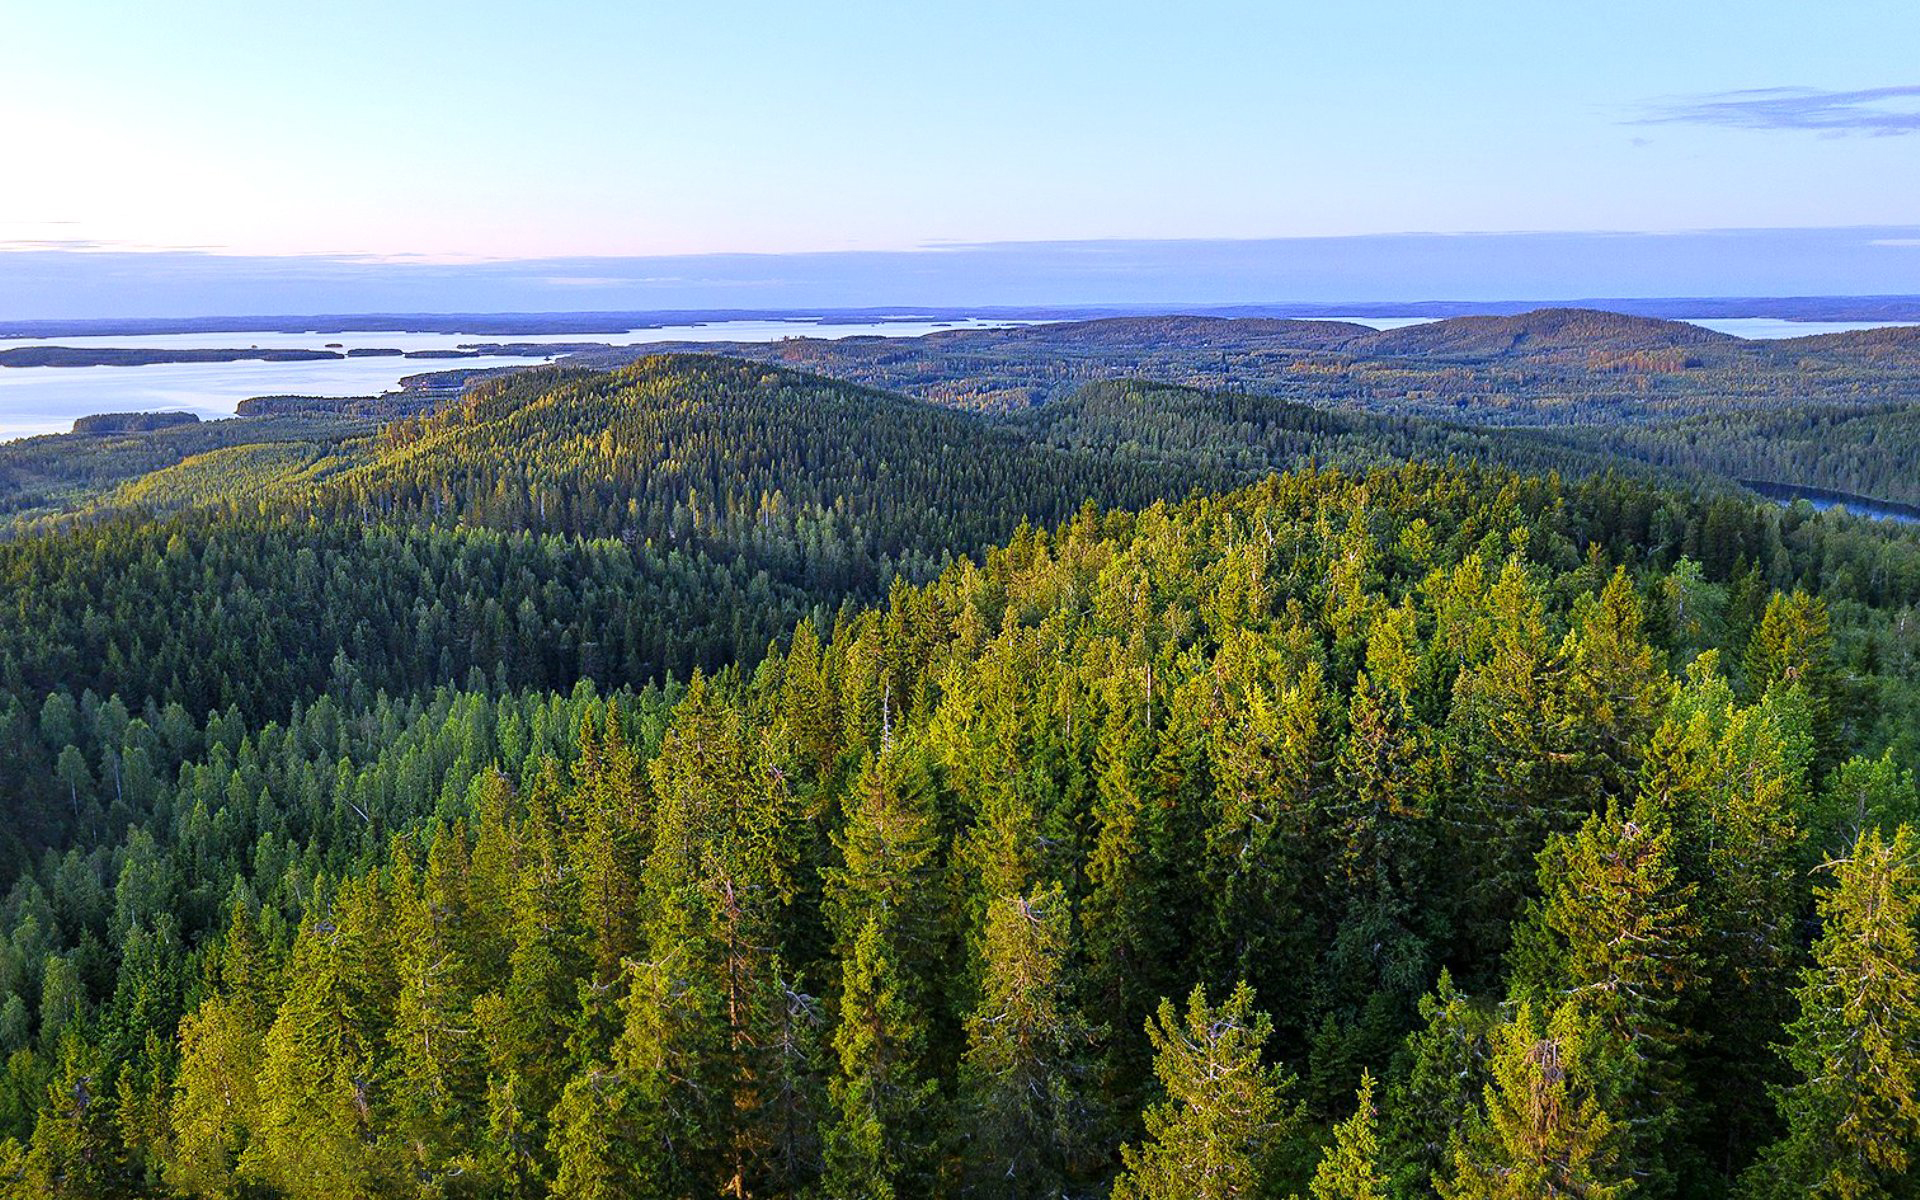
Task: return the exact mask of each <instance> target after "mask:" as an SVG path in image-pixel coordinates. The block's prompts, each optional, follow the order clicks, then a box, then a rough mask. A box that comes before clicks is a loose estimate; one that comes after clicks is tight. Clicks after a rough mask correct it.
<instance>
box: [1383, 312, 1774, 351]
mask: <svg viewBox="0 0 1920 1200" xmlns="http://www.w3.org/2000/svg"><path fill="white" fill-rule="evenodd" d="M1745 344H1747V343H1745V342H1743V341H1742V340H1741V339H1740V338H1736V337H1733V336H1732V335H1730V334H1725V333H1716V332H1715V331H1713V330H1711V329H1705V328H1702V327H1701V326H1698V325H1693V324H1689V323H1688V322H1686V321H1666V320H1661V319H1658V318H1655V317H1635V316H1629V315H1627V314H1625V313H1616V312H1602V311H1600V310H1598V309H1591V308H1543V309H1537V310H1535V311H1533V312H1528V313H1521V314H1519V315H1518V316H1511V317H1452V318H1449V319H1447V320H1444V321H1434V322H1431V323H1429V324H1425V325H1409V326H1406V327H1404V328H1401V329H1390V330H1386V331H1383V332H1381V333H1376V334H1374V335H1373V336H1371V337H1369V338H1367V339H1365V340H1364V341H1363V342H1360V343H1358V344H1357V345H1356V346H1355V347H1354V348H1355V349H1356V350H1360V351H1363V352H1365V353H1368V354H1382V355H1406V356H1415V355H1418V356H1429V357H1435V358H1473V359H1484V358H1500V357H1515V356H1523V357H1526V356H1535V355H1549V356H1551V355H1560V354H1564V353H1566V352H1569V351H1573V352H1579V353H1583V354H1584V353H1591V352H1594V351H1605V352H1615V353H1619V352H1636V351H1650V350H1653V351H1659V350H1674V349H1683V348H1694V347H1721V348H1731V347H1737V346H1741V345H1745Z"/></svg>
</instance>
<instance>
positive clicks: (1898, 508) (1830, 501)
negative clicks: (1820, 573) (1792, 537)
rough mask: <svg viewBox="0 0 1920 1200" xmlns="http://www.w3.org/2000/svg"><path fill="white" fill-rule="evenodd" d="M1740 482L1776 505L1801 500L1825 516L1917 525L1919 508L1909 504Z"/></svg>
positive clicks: (1828, 490) (1762, 482)
mask: <svg viewBox="0 0 1920 1200" xmlns="http://www.w3.org/2000/svg"><path fill="white" fill-rule="evenodd" d="M1740 482H1741V484H1743V485H1744V486H1746V487H1748V488H1750V489H1752V490H1753V491H1755V492H1758V493H1760V495H1762V496H1765V497H1766V498H1767V499H1769V500H1771V501H1773V502H1774V503H1776V504H1786V505H1791V504H1793V503H1794V502H1795V501H1798V500H1805V501H1806V502H1807V503H1808V504H1811V505H1813V507H1814V508H1816V509H1818V510H1820V511H1821V512H1826V511H1827V510H1828V509H1830V508H1844V509H1846V510H1847V511H1848V512H1849V513H1851V514H1853V515H1854V516H1856V517H1872V518H1873V519H1875V520H1878V521H1898V522H1899V523H1900V524H1902V525H1920V508H1915V507H1913V506H1912V505H1910V504H1895V503H1893V502H1892V501H1890V500H1875V499H1874V498H1872V497H1871V496H1856V495H1854V494H1853V493H1852V492H1836V491H1834V490H1832V489H1831V488H1817V487H1797V486H1795V485H1793V484H1788V483H1771V482H1768V481H1767V480H1764V479H1742V480H1741V481H1740Z"/></svg>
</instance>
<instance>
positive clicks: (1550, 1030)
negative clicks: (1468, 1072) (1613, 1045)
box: [1437, 1001, 1632, 1200]
mask: <svg viewBox="0 0 1920 1200" xmlns="http://www.w3.org/2000/svg"><path fill="white" fill-rule="evenodd" d="M1594 1050H1595V1046H1594V1041H1593V1035H1592V1027H1591V1025H1590V1023H1589V1022H1588V1020H1587V1019H1586V1018H1585V1017H1583V1016H1582V1015H1581V1014H1580V1011H1579V1009H1578V1008H1577V1007H1576V1006H1575V1005H1574V1004H1572V1003H1571V1002H1569V1003H1567V1004H1563V1005H1561V1006H1560V1007H1559V1008H1558V1009H1557V1010H1555V1011H1554V1013H1553V1015H1552V1017H1551V1018H1550V1019H1549V1020H1548V1021H1547V1023H1546V1026H1545V1028H1544V1029H1543V1028H1542V1027H1541V1025H1540V1022H1539V1019H1538V1018H1537V1017H1536V1016H1535V1015H1534V1009H1533V1006H1532V1005H1531V1004H1530V1003H1527V1002H1524V1001H1523V1002H1522V1003H1521V1005H1520V1007H1519V1009H1518V1011H1516V1012H1515V1013H1514V1014H1513V1016H1512V1018H1511V1019H1510V1020H1508V1021H1507V1022H1505V1023H1504V1024H1503V1025H1501V1026H1500V1027H1499V1028H1498V1029H1497V1030H1495V1031H1494V1035H1493V1054H1492V1060H1491V1064H1490V1068H1491V1074H1492V1080H1491V1082H1489V1083H1488V1084H1487V1086H1486V1091H1485V1097H1484V1102H1483V1103H1484V1109H1483V1110H1482V1111H1480V1112H1478V1113H1472V1114H1468V1116H1467V1119H1466V1122H1465V1124H1464V1126H1463V1128H1462V1129H1461V1131H1460V1132H1459V1133H1458V1134H1457V1135H1456V1137H1455V1139H1454V1144H1453V1154H1452V1157H1453V1167H1452V1170H1451V1171H1450V1172H1449V1173H1448V1174H1447V1175H1445V1176H1444V1177H1442V1178H1441V1179H1439V1180H1438V1181H1437V1182H1438V1184H1439V1193H1440V1197H1441V1200H1543V1198H1549V1197H1562V1196H1564V1197H1570V1198H1578V1200H1609V1198H1611V1197H1614V1196H1619V1195H1622V1194H1623V1193H1625V1192H1627V1191H1628V1190H1630V1189H1631V1187H1632V1183H1631V1181H1630V1180H1629V1179H1628V1178H1627V1176H1626V1171H1625V1169H1624V1167H1623V1165H1622V1164H1621V1162H1620V1160H1619V1154H1620V1147H1619V1137H1618V1127H1617V1125H1616V1123H1615V1121H1614V1119H1613V1118H1612V1117H1611V1116H1610V1115H1609V1114H1608V1113H1607V1112H1606V1110H1605V1109H1604V1108H1603V1107H1602V1105H1601V1102H1600V1099H1599V1097H1598V1095H1597V1094H1596V1091H1597V1088H1596V1083H1597V1081H1596V1080H1595V1078H1594V1071H1595V1070H1596V1068H1597V1067H1598V1066H1599V1064H1597V1063H1595V1062H1594V1061H1593V1058H1592V1056H1593V1053H1594Z"/></svg>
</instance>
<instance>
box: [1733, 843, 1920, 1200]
mask: <svg viewBox="0 0 1920 1200" xmlns="http://www.w3.org/2000/svg"><path fill="white" fill-rule="evenodd" d="M1917 849H1920V846H1917V845H1916V840H1915V836H1914V833H1913V830H1912V829H1911V828H1909V827H1907V826H1905V825H1902V826H1900V827H1899V828H1898V829H1897V830H1895V831H1894V833H1893V835H1892V836H1891V837H1883V836H1882V835H1881V833H1880V831H1879V830H1877V829H1869V830H1867V831H1866V832H1865V833H1863V834H1861V835H1860V838H1859V840H1858V841H1857V842H1855V843H1854V846H1853V850H1852V852H1851V853H1850V854H1849V855H1848V857H1847V858H1845V859H1844V860H1841V861H1840V862H1837V863H1834V864H1832V869H1833V872H1834V882H1833V883H1832V884H1831V885H1829V886H1827V887H1824V888H1822V889H1821V892H1820V916H1821V921H1822V929H1821V933H1820V938H1819V940H1818V941H1817V942H1816V943H1815V944H1814V949H1813V957H1814V962H1813V965H1812V966H1811V967H1809V968H1807V969H1806V971H1805V972H1804V973H1803V976H1802V983H1801V986H1800V989H1799V990H1798V992H1797V993H1796V997H1797V998H1798V1000H1799V1002H1800V1015H1799V1017H1798V1019H1796V1020H1795V1021H1794V1022H1793V1023H1792V1024H1791V1025H1790V1026H1788V1028H1787V1034H1788V1037H1789V1039H1790V1040H1789V1042H1788V1044H1787V1047H1786V1057H1787V1061H1788V1062H1789V1063H1790V1064H1791V1066H1792V1068H1793V1071H1794V1073H1795V1075H1796V1076H1797V1080H1796V1081H1795V1082H1794V1083H1793V1084H1791V1085H1790V1086H1788V1087H1785V1088H1781V1089H1779V1090H1778V1092H1777V1101H1778V1103H1779V1106H1780V1115H1781V1119H1782V1120H1783V1122H1784V1123H1785V1125H1786V1129H1787V1132H1786V1134H1785V1136H1784V1137H1783V1138H1782V1139H1781V1140H1780V1141H1779V1142H1778V1143H1776V1144H1775V1145H1774V1146H1773V1147H1772V1148H1771V1149H1769V1150H1768V1151H1767V1153H1766V1154H1765V1155H1764V1156H1763V1157H1762V1159H1761V1161H1760V1163H1759V1164H1757V1165H1756V1167H1755V1168H1754V1169H1753V1170H1752V1171H1751V1172H1750V1173H1749V1176H1748V1178H1747V1180H1746V1182H1747V1184H1748V1190H1749V1194H1751V1195H1754V1196H1766V1197H1773V1196H1782V1197H1784V1196H1792V1195H1808V1194H1812V1195H1816V1196H1823V1197H1824V1196H1830V1197H1840V1198H1842V1200H1867V1198H1874V1197H1886V1196H1896V1195H1906V1194H1908V1190H1909V1189H1908V1187H1907V1183H1908V1179H1907V1176H1908V1171H1909V1169H1910V1167H1911V1165H1912V1161H1913V1155H1914V1150H1915V1147H1916V1146H1920V957H1917V955H1920V950H1917V949H1916V942H1915V938H1916V930H1915V921H1916V918H1920V862H1917V861H1916V859H1915V853H1916V850H1917Z"/></svg>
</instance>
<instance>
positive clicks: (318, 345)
mask: <svg viewBox="0 0 1920 1200" xmlns="http://www.w3.org/2000/svg"><path fill="white" fill-rule="evenodd" d="M1019 324H1028V322H1022V321H988V320H980V319H973V318H968V319H964V320H952V321H885V322H878V323H873V324H848V325H842V324H823V323H820V322H818V321H813V320H805V319H793V320H784V321H714V322H708V323H705V324H699V325H669V326H662V327H659V328H656V329H634V330H629V331H627V332H626V333H584V334H583V333H516V334H511V335H504V334H471V333H397V332H396V333H382V332H379V331H373V332H366V331H356V332H353V333H268V332H264V331H262V332H239V333H161V334H121V335H106V336H97V337H60V338H0V350H8V349H12V348H14V347H16V346H76V347H89V346H93V347H98V346H127V347H136V348H142V349H202V350H204V349H216V350H218V349H274V350H327V349H332V350H337V351H342V352H344V351H347V350H353V349H359V348H385V349H390V350H457V349H461V348H463V347H466V346H471V345H475V344H485V343H509V342H571V343H582V342H593V343H600V344H603V345H611V346H642V345H648V344H651V343H654V342H772V341H778V340H779V339H781V338H788V337H817V338H846V337H856V336H862V335H864V336H880V337H919V336H920V335H922V334H927V333H932V332H934V331H936V330H941V329H990V328H999V327H1003V326H1007V325H1019ZM546 361H551V360H550V359H542V358H511V357H505V356H499V357H495V356H485V357H480V358H449V359H433V358H346V359H318V360H313V361H309V362H231V363H154V364H151V365H148V366H140V367H0V441H4V440H6V439H8V438H17V437H27V436H29V435H32V434H36V433H63V432H65V431H66V430H68V429H70V428H71V427H72V425H73V419H74V418H75V417H81V416H86V415H87V414H89V413H101V412H154V411H158V410H173V409H180V410H184V411H187V412H194V413H198V414H200V415H201V416H202V417H207V418H210V417H229V416H232V415H233V410H234V406H235V405H237V404H238V403H239V402H240V401H242V400H245V399H247V398H248V397H250V396H372V395H378V394H379V393H381V392H386V391H391V390H393V389H394V388H396V387H398V386H399V384H400V380H401V379H402V378H404V377H406V376H408V375H418V374H421V373H423V372H426V371H445V370H454V369H458V370H479V369H484V368H488V367H530V366H534V365H537V364H539V363H541V362H546Z"/></svg>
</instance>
